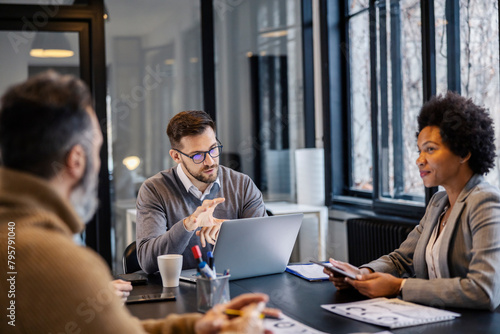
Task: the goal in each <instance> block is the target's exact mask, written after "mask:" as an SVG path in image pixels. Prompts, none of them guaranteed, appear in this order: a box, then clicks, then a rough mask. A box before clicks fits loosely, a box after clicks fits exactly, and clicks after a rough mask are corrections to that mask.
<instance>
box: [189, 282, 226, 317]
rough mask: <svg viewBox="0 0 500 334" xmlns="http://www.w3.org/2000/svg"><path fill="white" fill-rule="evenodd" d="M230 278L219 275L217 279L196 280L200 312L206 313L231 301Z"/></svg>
mask: <svg viewBox="0 0 500 334" xmlns="http://www.w3.org/2000/svg"><path fill="white" fill-rule="evenodd" d="M229 277H231V275H225V276H223V275H220V274H219V275H217V278H205V277H198V279H196V299H197V300H198V311H200V312H206V311H208V310H209V309H211V308H212V307H213V306H214V305H217V304H224V303H227V302H228V301H229V300H230V296H229Z"/></svg>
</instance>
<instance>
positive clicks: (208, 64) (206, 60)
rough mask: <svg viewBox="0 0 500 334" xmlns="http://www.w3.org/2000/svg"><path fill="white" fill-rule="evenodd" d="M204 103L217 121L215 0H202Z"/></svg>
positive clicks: (206, 109) (207, 110)
mask: <svg viewBox="0 0 500 334" xmlns="http://www.w3.org/2000/svg"><path fill="white" fill-rule="evenodd" d="M200 10H201V13H200V14H201V57H202V73H203V105H204V108H205V111H206V112H207V113H208V114H209V115H210V117H212V119H213V120H214V121H216V116H217V108H216V91H215V42H214V0H200Z"/></svg>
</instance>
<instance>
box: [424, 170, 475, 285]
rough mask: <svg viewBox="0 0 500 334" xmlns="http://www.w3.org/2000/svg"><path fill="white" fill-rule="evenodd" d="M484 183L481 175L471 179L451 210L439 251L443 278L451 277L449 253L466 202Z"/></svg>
mask: <svg viewBox="0 0 500 334" xmlns="http://www.w3.org/2000/svg"><path fill="white" fill-rule="evenodd" d="M482 181H483V177H482V176H481V175H477V174H476V175H474V176H472V177H471V179H470V180H469V182H467V184H466V185H465V187H464V189H462V191H461V192H460V195H458V198H457V201H456V202H455V205H454V206H453V209H452V210H451V213H450V216H449V217H448V222H447V223H446V227H445V228H444V229H443V231H442V232H441V233H443V235H442V236H441V238H443V240H442V241H441V248H440V249H439V258H440V259H442V260H441V261H440V262H439V269H440V271H441V275H442V276H443V278H448V277H450V270H449V265H448V253H449V250H450V242H451V238H452V237H453V235H454V234H455V232H456V230H457V225H458V224H459V223H460V222H459V220H460V216H461V214H462V211H463V210H464V208H465V200H466V199H467V197H468V196H469V194H470V193H471V192H472V190H473V189H474V188H475V187H476V185H478V184H479V183H481V182H482ZM427 242H428V240H427ZM443 260H444V261H443Z"/></svg>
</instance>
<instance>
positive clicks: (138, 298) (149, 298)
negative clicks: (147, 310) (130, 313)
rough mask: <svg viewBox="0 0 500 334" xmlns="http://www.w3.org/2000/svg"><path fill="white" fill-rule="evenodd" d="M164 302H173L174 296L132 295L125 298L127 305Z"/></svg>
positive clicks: (169, 293) (163, 294)
mask: <svg viewBox="0 0 500 334" xmlns="http://www.w3.org/2000/svg"><path fill="white" fill-rule="evenodd" d="M165 300H175V295H174V293H173V292H164V293H153V294H148V295H133V296H129V297H128V298H127V301H126V303H127V304H133V303H147V302H158V301H165Z"/></svg>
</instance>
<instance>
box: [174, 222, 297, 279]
mask: <svg viewBox="0 0 500 334" xmlns="http://www.w3.org/2000/svg"><path fill="white" fill-rule="evenodd" d="M303 216H304V215H303V214H302V213H299V214H293V215H280V216H270V217H256V218H244V219H234V220H227V221H225V222H224V223H222V225H221V228H220V231H219V236H218V237H217V243H216V244H215V246H214V250H213V253H214V266H215V268H216V270H217V272H218V273H222V272H223V271H225V270H226V269H229V273H230V275H231V278H230V279H231V280H235V279H241V278H248V277H255V276H261V275H270V274H276V273H282V272H284V271H285V269H286V265H287V264H288V261H289V260H290V255H291V254H292V249H293V245H294V244H295V240H296V239H297V235H298V233H299V229H300V226H301V224H302V217H303ZM196 277H197V273H196V269H191V270H183V271H182V272H181V279H182V280H185V281H191V282H195V281H196Z"/></svg>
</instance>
